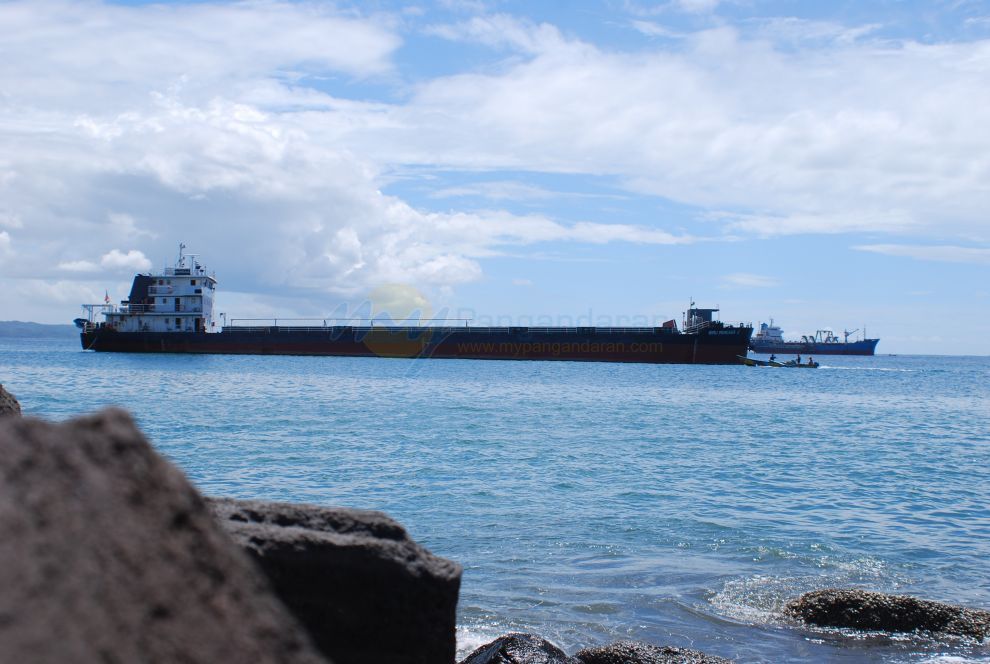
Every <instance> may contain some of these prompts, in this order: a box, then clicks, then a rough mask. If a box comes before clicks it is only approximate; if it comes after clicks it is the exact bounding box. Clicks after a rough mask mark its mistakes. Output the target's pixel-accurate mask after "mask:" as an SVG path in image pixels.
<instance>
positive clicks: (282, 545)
mask: <svg viewBox="0 0 990 664" xmlns="http://www.w3.org/2000/svg"><path fill="white" fill-rule="evenodd" d="M211 505H212V508H213V511H214V512H215V514H216V516H217V517H218V519H219V521H220V523H221V524H222V525H223V526H224V528H226V529H227V531H228V533H229V534H231V535H232V536H233V537H234V539H235V540H236V541H237V542H238V543H239V544H240V545H241V546H243V547H244V548H245V549H246V550H247V551H248V553H250V554H251V556H252V557H253V558H254V559H255V560H256V561H257V563H258V564H259V565H260V566H261V568H262V569H263V570H264V572H265V574H267V575H268V578H269V579H270V580H271V583H272V585H273V587H274V589H275V592H276V593H277V594H278V596H279V598H280V599H281V600H282V602H283V603H284V604H285V605H286V606H288V607H289V609H290V610H291V611H292V613H293V614H294V615H295V616H296V618H297V619H298V620H299V621H300V622H301V623H302V624H303V625H304V626H305V627H306V628H307V629H308V630H309V633H310V635H311V637H312V639H313V641H314V642H315V643H316V645H317V647H318V648H319V649H320V650H322V651H323V652H324V653H326V654H327V655H329V656H330V657H332V658H333V660H334V661H335V662H337V663H338V664H382V663H384V662H388V663H389V664H452V663H453V661H454V658H455V656H456V645H457V644H456V640H455V631H454V630H455V623H456V611H457V595H458V591H459V589H460V582H461V567H460V565H458V564H457V563H454V562H451V561H449V560H445V559H443V558H439V557H437V556H434V555H433V554H431V553H430V552H429V551H427V550H426V549H424V548H423V547H421V546H419V545H418V544H416V542H414V541H413V540H412V539H410V537H409V535H408V534H407V533H406V531H405V530H404V529H403V528H402V526H400V525H399V524H398V523H396V522H395V521H393V520H392V519H390V518H389V517H388V516H386V515H384V514H382V513H381V512H371V511H366V510H351V509H340V508H335V509H330V508H323V507H315V506H311V505H294V504H285V503H268V502H260V501H236V500H229V499H213V500H211Z"/></svg>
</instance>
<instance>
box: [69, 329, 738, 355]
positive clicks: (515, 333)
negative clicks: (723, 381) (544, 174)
mask: <svg viewBox="0 0 990 664" xmlns="http://www.w3.org/2000/svg"><path fill="white" fill-rule="evenodd" d="M752 333H753V328H752V327H749V326H740V327H736V326H728V325H722V324H720V323H714V324H712V325H711V326H710V327H707V328H705V329H702V330H699V331H697V332H690V333H686V332H679V331H677V330H676V329H670V328H666V327H647V328H638V327H625V328H583V327H569V328H567V327H550V328H543V327H541V328H527V327H463V328H460V327H458V328H450V327H443V328H441V327H384V326H378V327H350V326H329V327H285V326H276V327H253V328H247V327H227V328H224V329H223V330H222V331H221V332H217V333H205V332H118V331H116V330H114V329H112V328H110V327H107V326H105V325H100V326H91V327H87V328H86V329H85V331H83V332H82V333H81V335H80V339H81V341H82V347H83V349H85V350H94V351H103V352H125V353H219V354H245V355H336V356H349V357H404V358H438V359H439V358H446V359H450V358H461V359H478V360H571V361H592V362H640V363H653V364H739V363H740V360H739V358H738V356H739V355H745V354H746V349H747V347H748V345H749V342H750V337H751V335H752Z"/></svg>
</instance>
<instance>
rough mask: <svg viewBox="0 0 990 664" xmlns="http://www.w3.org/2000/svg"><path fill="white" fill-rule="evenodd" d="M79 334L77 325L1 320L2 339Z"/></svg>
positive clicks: (44, 337) (62, 337) (63, 336)
mask: <svg viewBox="0 0 990 664" xmlns="http://www.w3.org/2000/svg"><path fill="white" fill-rule="evenodd" d="M77 334H79V328H77V327H76V326H75V325H45V324H42V323H26V322H23V321H19V320H0V339H10V338H19V339H29V338H35V339H52V338H60V339H64V338H67V337H73V336H75V335H77Z"/></svg>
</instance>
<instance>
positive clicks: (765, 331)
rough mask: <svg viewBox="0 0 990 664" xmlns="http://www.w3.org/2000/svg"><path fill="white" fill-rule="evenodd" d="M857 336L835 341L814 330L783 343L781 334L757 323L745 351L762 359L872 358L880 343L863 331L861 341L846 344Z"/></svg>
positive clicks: (828, 334) (846, 335)
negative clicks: (797, 339) (769, 356)
mask: <svg viewBox="0 0 990 664" xmlns="http://www.w3.org/2000/svg"><path fill="white" fill-rule="evenodd" d="M856 332H858V330H853V331H852V332H843V339H841V340H840V339H839V337H837V336H836V335H835V334H833V333H832V331H831V330H818V331H817V332H815V334H814V336H810V335H803V336H802V337H801V340H800V341H784V332H783V330H781V329H780V328H779V327H777V326H776V325H774V324H773V319H772V318H771V319H770V324H769V325H767V324H766V323H760V330H759V332H757V333H756V334H755V335H753V339H752V340H751V341H750V342H749V349H750V350H751V351H753V352H754V353H762V354H764V355H770V354H782V355H788V354H789V355H873V353H874V351H875V350H876V347H877V343H878V342H879V341H880V339H867V338H866V330H865V329H864V330H863V338H862V339H860V340H858V341H849V337H850V336H852V335H853V334H855V333H856Z"/></svg>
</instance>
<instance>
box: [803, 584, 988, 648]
mask: <svg viewBox="0 0 990 664" xmlns="http://www.w3.org/2000/svg"><path fill="white" fill-rule="evenodd" d="M787 612H788V613H790V614H791V615H792V616H794V617H795V618H798V619H799V620H803V621H804V622H806V623H808V624H811V625H819V626H822V627H851V628H854V629H863V630H880V631H885V632H914V631H927V632H932V633H935V634H953V635H957V636H966V637H969V638H973V639H984V638H986V636H987V634H990V612H987V611H981V610H979V609H967V608H963V607H960V606H953V605H951V604H943V603H942V602H932V601H929V600H924V599H918V598H916V597H907V596H904V595H887V594H885V593H878V592H871V591H868V590H842V589H827V590H816V591H814V592H810V593H805V594H804V595H801V597H799V598H798V599H796V600H793V601H792V602H790V603H789V604H788V605H787Z"/></svg>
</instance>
